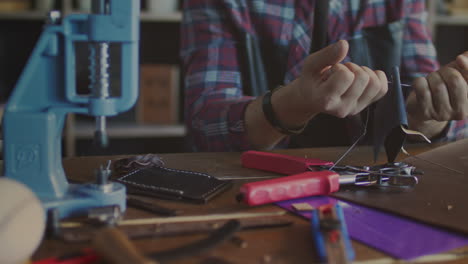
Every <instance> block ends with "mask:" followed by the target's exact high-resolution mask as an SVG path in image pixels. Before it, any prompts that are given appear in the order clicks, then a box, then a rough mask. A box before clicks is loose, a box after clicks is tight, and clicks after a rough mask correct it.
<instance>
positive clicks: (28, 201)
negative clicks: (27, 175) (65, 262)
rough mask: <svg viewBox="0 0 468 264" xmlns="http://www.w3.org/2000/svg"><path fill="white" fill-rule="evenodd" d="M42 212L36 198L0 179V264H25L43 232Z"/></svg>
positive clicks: (12, 183) (22, 188)
mask: <svg viewBox="0 0 468 264" xmlns="http://www.w3.org/2000/svg"><path fill="white" fill-rule="evenodd" d="M45 220H46V217H45V212H44V208H43V207H42V204H41V202H40V201H39V199H38V198H37V197H36V195H35V194H34V193H33V192H32V191H31V190H30V189H29V188H28V187H27V186H26V185H24V184H22V183H19V182H18V181H15V180H12V179H9V178H5V177H0V263H2V264H18V263H24V262H25V261H26V260H28V258H29V257H30V256H31V255H32V254H33V253H34V251H35V250H36V248H37V247H38V246H39V243H40V242H41V240H42V236H43V235H44V230H45Z"/></svg>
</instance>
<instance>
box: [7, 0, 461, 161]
mask: <svg viewBox="0 0 468 264" xmlns="http://www.w3.org/2000/svg"><path fill="white" fill-rule="evenodd" d="M90 1H91V0H56V1H54V0H0V103H1V104H2V105H4V104H5V103H6V101H7V99H8V96H9V94H10V92H11V91H12V89H13V88H14V85H15V83H16V81H17V79H18V77H19V76H20V74H21V71H22V69H23V67H24V65H25V63H26V62H27V59H28V57H29V55H30V53H31V51H32V49H33V48H34V46H35V43H36V41H37V39H38V37H39V36H40V33H41V32H42V25H43V24H44V21H45V14H46V13H47V11H49V10H51V9H58V10H60V11H61V12H62V15H64V16H65V15H67V14H70V13H76V12H89V10H90ZM181 1H183V0H141V8H142V13H141V34H140V38H141V42H140V87H139V88H140V97H139V100H138V103H137V104H136V105H135V107H133V108H132V110H131V111H129V112H127V113H125V114H121V115H118V116H116V117H112V118H110V120H109V122H108V134H109V138H110V145H109V147H108V148H107V149H105V150H102V149H97V148H96V147H94V145H93V142H92V140H93V133H94V119H93V118H91V117H88V116H82V115H69V117H68V120H67V124H66V128H65V131H64V133H63V142H64V144H63V146H64V149H63V154H64V156H84V155H103V154H106V155H107V154H138V153H168V152H170V153H175V152H186V151H188V148H186V146H185V144H186V142H185V135H186V129H185V127H184V124H183V123H184V122H183V89H182V83H183V82H182V79H183V76H181V71H180V60H179V53H178V51H179V45H180V36H179V27H180V21H181V19H182V14H181V12H180V8H181ZM427 4H428V11H429V17H428V25H427V26H428V28H429V29H430V30H431V32H432V34H433V39H434V43H435V46H436V49H437V52H438V59H439V61H440V63H442V64H445V63H447V62H449V61H451V60H453V59H454V58H455V56H456V55H458V54H460V53H462V52H463V51H466V50H468V1H466V0H427ZM114 49H116V48H114ZM112 50H113V48H112V47H111V74H115V75H118V74H119V72H118V68H119V67H116V65H118V64H119V60H118V58H116V57H118V56H112V55H113V54H112V53H115V54H116V55H117V54H118V52H112ZM116 51H117V50H116ZM76 53H77V87H78V90H79V92H80V93H87V92H88V90H87V85H88V75H89V73H88V68H87V67H88V61H87V49H86V45H85V44H83V45H79V46H78V47H77V51H76ZM115 69H117V70H115ZM113 86H115V87H118V83H115V85H113Z"/></svg>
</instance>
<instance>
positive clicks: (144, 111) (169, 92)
mask: <svg viewBox="0 0 468 264" xmlns="http://www.w3.org/2000/svg"><path fill="white" fill-rule="evenodd" d="M178 116H179V69H178V66H176V65H168V64H144V65H141V66H140V95H139V98H138V104H137V122H139V123H142V124H165V125H170V124H177V123H178Z"/></svg>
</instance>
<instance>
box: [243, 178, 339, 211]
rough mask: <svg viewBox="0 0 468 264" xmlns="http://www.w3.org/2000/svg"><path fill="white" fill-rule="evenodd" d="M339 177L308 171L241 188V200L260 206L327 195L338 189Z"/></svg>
mask: <svg viewBox="0 0 468 264" xmlns="http://www.w3.org/2000/svg"><path fill="white" fill-rule="evenodd" d="M339 180H340V176H339V175H338V174H337V173H335V172H333V171H308V172H303V173H300V174H296V175H292V176H286V177H281V178H276V179H270V180H265V181H257V182H250V183H246V184H244V185H242V186H241V189H240V194H241V197H242V199H243V200H244V201H245V202H246V203H247V204H249V205H260V204H266V203H273V202H279V201H284V200H290V199H295V198H301V197H306V196H315V195H327V194H330V193H332V192H336V191H337V190H338V189H339V187H340V183H339Z"/></svg>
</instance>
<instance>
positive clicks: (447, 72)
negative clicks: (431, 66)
mask: <svg viewBox="0 0 468 264" xmlns="http://www.w3.org/2000/svg"><path fill="white" fill-rule="evenodd" d="M467 81H468V52H465V53H463V54H461V55H459V56H457V58H456V59H455V60H454V61H452V62H450V63H449V64H447V65H445V66H443V67H441V68H440V69H439V70H438V71H435V72H432V73H430V74H429V75H427V76H426V77H421V78H417V79H416V80H415V81H414V83H413V88H414V91H413V92H412V93H411V94H410V95H409V97H408V99H407V111H408V119H409V123H410V124H409V125H410V127H411V128H412V129H414V130H418V131H420V132H422V133H424V134H425V135H426V136H428V137H434V136H437V135H438V134H439V133H440V132H442V130H443V129H444V128H445V126H446V125H447V122H448V121H450V120H462V119H465V118H467V117H468V83H467Z"/></svg>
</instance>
